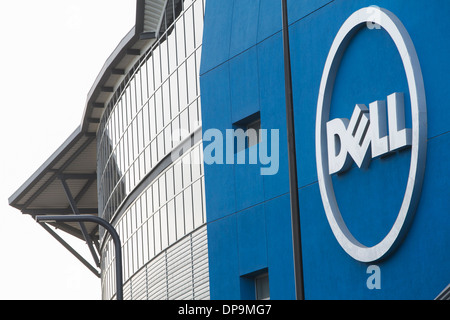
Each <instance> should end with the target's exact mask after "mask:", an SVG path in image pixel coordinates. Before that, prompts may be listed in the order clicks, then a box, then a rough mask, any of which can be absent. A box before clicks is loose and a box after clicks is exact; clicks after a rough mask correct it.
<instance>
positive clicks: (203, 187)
mask: <svg viewBox="0 0 450 320" xmlns="http://www.w3.org/2000/svg"><path fill="white" fill-rule="evenodd" d="M201 181H202V204H203V221H205V222H206V221H207V220H206V203H205V197H204V192H205V178H204V177H202V178H201Z"/></svg>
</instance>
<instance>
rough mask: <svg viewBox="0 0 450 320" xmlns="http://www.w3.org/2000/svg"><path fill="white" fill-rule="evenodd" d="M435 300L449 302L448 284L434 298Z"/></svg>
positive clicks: (449, 291)
mask: <svg viewBox="0 0 450 320" xmlns="http://www.w3.org/2000/svg"><path fill="white" fill-rule="evenodd" d="M436 300H450V284H449V285H448V286H447V288H445V289H444V291H442V292H441V293H440V294H439V295H438V296H437V297H436Z"/></svg>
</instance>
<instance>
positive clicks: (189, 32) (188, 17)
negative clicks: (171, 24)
mask: <svg viewBox="0 0 450 320" xmlns="http://www.w3.org/2000/svg"><path fill="white" fill-rule="evenodd" d="M184 28H185V37H186V53H187V55H189V54H190V53H191V52H192V51H194V48H195V39H194V19H193V12H192V7H190V8H189V9H187V10H186V12H185V14H184Z"/></svg>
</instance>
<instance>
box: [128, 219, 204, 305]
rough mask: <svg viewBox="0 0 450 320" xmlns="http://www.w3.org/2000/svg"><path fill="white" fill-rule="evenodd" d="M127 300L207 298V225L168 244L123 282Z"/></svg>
mask: <svg viewBox="0 0 450 320" xmlns="http://www.w3.org/2000/svg"><path fill="white" fill-rule="evenodd" d="M124 298H125V299H130V300H145V299H149V300H193V299H195V300H207V299H209V298H210V295H209V269H208V242H207V231H206V226H203V227H201V228H200V229H198V230H196V231H194V232H193V233H191V234H190V235H188V236H186V237H185V238H183V239H182V240H181V241H179V242H178V243H176V244H174V245H173V246H171V247H169V248H168V249H167V250H166V251H164V252H162V253H161V254H159V255H158V256H157V257H156V258H155V259H153V260H152V261H150V262H149V263H148V264H147V265H145V266H144V267H143V268H141V269H140V270H139V271H138V272H137V273H136V274H135V275H133V277H131V278H130V279H129V281H127V283H126V284H125V285H124Z"/></svg>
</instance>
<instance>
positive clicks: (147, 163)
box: [145, 146, 152, 173]
mask: <svg viewBox="0 0 450 320" xmlns="http://www.w3.org/2000/svg"><path fill="white" fill-rule="evenodd" d="M151 167H152V157H151V154H150V146H147V147H146V148H145V172H146V173H148V172H150V169H151Z"/></svg>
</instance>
